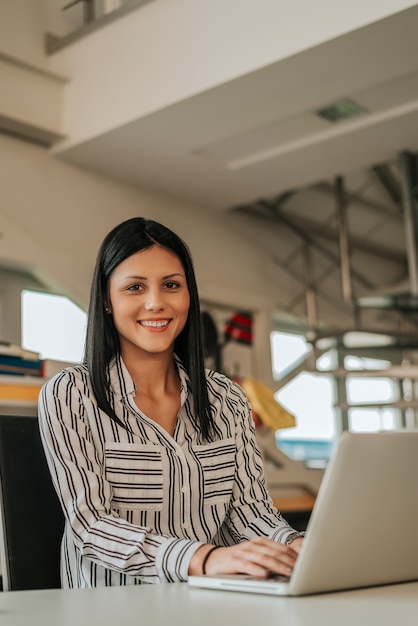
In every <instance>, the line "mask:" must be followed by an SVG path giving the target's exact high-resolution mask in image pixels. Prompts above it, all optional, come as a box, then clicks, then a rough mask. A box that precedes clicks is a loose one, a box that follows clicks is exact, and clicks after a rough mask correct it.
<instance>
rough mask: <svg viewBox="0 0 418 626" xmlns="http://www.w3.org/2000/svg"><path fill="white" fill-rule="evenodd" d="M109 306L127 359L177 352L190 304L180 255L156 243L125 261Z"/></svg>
mask: <svg viewBox="0 0 418 626" xmlns="http://www.w3.org/2000/svg"><path fill="white" fill-rule="evenodd" d="M108 307H109V309H110V314H111V315H112V316H113V321H114V324H115V327H116V330H117V332H118V335H119V339H120V346H121V355H122V358H124V360H128V359H129V357H133V358H137V357H138V356H140V355H141V354H142V355H144V354H148V355H149V354H162V353H167V352H169V353H172V351H173V346H174V341H175V339H176V337H177V336H178V335H179V334H180V333H181V331H182V330H183V328H184V326H185V324H186V321H187V317H188V314H189V307H190V295H189V289H188V287H187V282H186V275H185V273H184V269H183V266H182V264H181V262H180V260H179V258H178V257H177V256H176V255H175V254H173V253H172V252H170V251H169V250H166V249H165V248H161V247H160V246H157V245H155V246H152V248H147V249H146V250H142V251H140V252H137V253H135V254H133V255H132V256H130V257H128V258H127V259H125V260H124V261H122V263H121V264H120V265H118V266H117V267H116V268H115V269H114V270H113V273H112V275H111V277H110V281H109V303H108Z"/></svg>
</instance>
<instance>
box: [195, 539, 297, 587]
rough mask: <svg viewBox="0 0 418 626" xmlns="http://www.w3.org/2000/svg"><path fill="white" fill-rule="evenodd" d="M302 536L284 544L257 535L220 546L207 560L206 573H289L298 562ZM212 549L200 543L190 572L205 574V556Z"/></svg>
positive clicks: (261, 576)
mask: <svg viewBox="0 0 418 626" xmlns="http://www.w3.org/2000/svg"><path fill="white" fill-rule="evenodd" d="M301 544H302V539H295V540H294V541H293V542H292V544H291V546H285V545H283V544H282V543H278V542H277V541H272V540H271V539H267V538H266V537H257V538H256V539H252V540H251V541H244V542H242V543H239V544H237V545H235V546H228V547H226V548H222V547H221V548H217V549H216V550H213V551H212V552H211V554H210V555H209V557H208V559H207V561H206V563H205V573H206V574H249V575H251V576H258V577H260V578H267V577H268V576H269V575H270V574H282V575H284V576H290V575H291V573H292V571H293V568H294V566H295V563H296V559H297V556H298V552H299V550H300V546H301ZM209 550H210V548H209V546H207V545H205V546H202V547H200V548H199V549H198V550H197V551H196V552H195V554H194V555H193V557H192V560H191V562H190V567H189V574H190V575H191V574H202V573H203V572H202V563H203V560H204V558H205V556H206V554H207V553H208V551H209Z"/></svg>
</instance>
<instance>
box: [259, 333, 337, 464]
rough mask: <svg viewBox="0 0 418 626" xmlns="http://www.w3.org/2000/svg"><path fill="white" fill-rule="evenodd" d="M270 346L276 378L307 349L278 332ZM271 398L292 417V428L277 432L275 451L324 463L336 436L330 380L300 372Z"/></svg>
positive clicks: (299, 337) (300, 338) (299, 340)
mask: <svg viewBox="0 0 418 626" xmlns="http://www.w3.org/2000/svg"><path fill="white" fill-rule="evenodd" d="M271 346H272V359H273V376H274V378H276V379H279V378H280V376H281V375H282V374H283V373H284V372H285V371H286V370H288V369H290V368H291V367H292V365H294V364H295V363H296V362H297V361H298V360H299V359H301V358H302V357H303V356H305V355H307V354H308V353H309V351H310V350H311V348H310V346H309V344H308V343H307V341H306V339H305V338H304V337H303V336H302V335H297V334H291V333H284V332H278V331H274V332H273V333H272V335H271ZM325 358H326V359H328V356H326V357H325ZM324 365H325V364H324ZM275 397H276V400H277V401H278V402H279V403H280V404H282V405H283V406H285V407H286V408H287V409H288V410H289V411H290V412H291V413H293V414H294V415H295V416H296V427H295V428H286V429H283V430H279V431H277V433H276V438H277V444H278V446H279V448H281V449H282V450H283V451H284V452H285V453H286V454H287V455H288V456H290V457H292V458H295V459H297V460H304V461H307V462H309V463H310V464H314V463H316V462H318V463H321V462H323V461H326V460H327V459H328V457H329V454H330V452H331V448H332V444H333V441H334V439H335V436H336V427H335V416H334V408H333V405H334V403H335V398H334V383H333V380H332V378H331V377H330V376H329V375H328V376H327V375H326V374H324V375H321V374H311V373H309V372H301V373H300V374H298V375H297V376H295V378H293V380H291V381H290V382H289V383H288V384H287V385H286V386H285V387H283V389H281V390H279V391H278V392H277V393H276V394H275Z"/></svg>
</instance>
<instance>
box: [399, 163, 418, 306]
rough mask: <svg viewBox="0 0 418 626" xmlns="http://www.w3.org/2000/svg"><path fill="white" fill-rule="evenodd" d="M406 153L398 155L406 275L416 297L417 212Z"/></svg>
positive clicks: (411, 167)
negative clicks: (406, 261)
mask: <svg viewBox="0 0 418 626" xmlns="http://www.w3.org/2000/svg"><path fill="white" fill-rule="evenodd" d="M413 159H414V157H413V156H412V155H411V154H409V153H408V152H403V153H402V154H401V155H400V164H401V173H402V197H403V216H404V225H405V242H406V252H407V258H408V275H409V286H410V292H411V294H412V295H413V296H417V295H418V264H417V210H416V206H415V200H414V194H413V182H412V181H413V165H414V161H413Z"/></svg>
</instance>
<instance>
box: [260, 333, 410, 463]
mask: <svg viewBox="0 0 418 626" xmlns="http://www.w3.org/2000/svg"><path fill="white" fill-rule="evenodd" d="M271 346H272V359H273V363H272V366H273V376H274V378H276V379H279V378H280V377H281V376H282V375H283V374H284V372H285V371H286V370H291V369H292V367H294V366H295V365H296V364H297V363H298V361H299V360H303V357H305V356H307V355H308V354H309V351H310V350H311V348H310V344H308V342H307V341H306V340H305V338H304V337H303V335H297V334H292V333H284V332H273V333H272V335H271ZM337 362H338V359H337V352H336V350H334V349H330V350H329V351H328V352H326V353H324V354H323V355H322V356H321V357H320V358H319V359H318V360H317V362H316V370H317V373H309V372H303V371H302V372H301V373H299V374H297V375H296V376H295V377H294V378H293V379H292V380H291V381H290V382H289V383H288V384H287V385H286V386H285V387H283V388H282V389H280V390H279V391H278V392H277V393H276V396H275V397H276V399H277V401H278V402H280V404H283V405H284V406H285V407H286V408H287V409H288V410H289V411H290V412H291V413H293V414H294V415H295V416H296V419H297V425H296V427H295V428H289V429H283V430H279V431H277V433H276V438H277V443H278V446H279V447H280V448H281V449H282V450H283V451H284V452H285V453H286V454H288V456H290V457H292V458H296V459H298V460H304V461H308V462H311V461H313V460H315V459H316V460H320V459H322V460H326V459H327V458H328V457H329V453H330V452H331V449H332V444H333V442H334V440H335V438H336V436H337V432H339V431H340V429H341V424H340V423H339V422H338V420H339V416H340V414H339V413H338V412H337V407H338V406H339V402H338V397H337V387H336V385H335V379H334V377H333V375H332V372H333V370H334V369H335V368H336V365H337ZM390 365H391V362H390V361H388V360H385V359H379V358H368V357H367V358H366V357H359V356H356V355H354V354H353V355H348V356H345V357H344V367H345V369H346V370H347V371H352V372H355V371H358V372H359V373H361V375H359V376H354V375H353V376H351V375H349V376H347V377H346V381H345V395H346V398H343V399H342V405H344V407H345V408H346V410H347V415H348V428H349V429H350V430H351V431H355V432H377V431H382V430H396V429H399V428H402V414H401V410H400V409H399V408H397V407H396V404H397V403H398V404H399V400H400V395H401V391H400V387H399V382H398V381H395V380H392V379H391V378H390V377H388V376H385V375H384V370H385V369H386V368H388V367H389V366H390ZM367 370H374V371H373V372H372V371H371V372H370V376H367V374H366V372H367ZM379 370H381V371H382V374H380V371H379ZM321 372H323V375H322V374H321Z"/></svg>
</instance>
